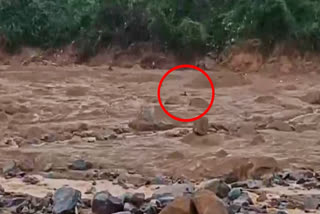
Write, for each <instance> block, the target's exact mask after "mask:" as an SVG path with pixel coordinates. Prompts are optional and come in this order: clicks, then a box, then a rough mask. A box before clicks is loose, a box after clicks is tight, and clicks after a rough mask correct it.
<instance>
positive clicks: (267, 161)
mask: <svg viewBox="0 0 320 214" xmlns="http://www.w3.org/2000/svg"><path fill="white" fill-rule="evenodd" d="M250 161H251V163H252V164H253V168H252V169H251V171H250V175H251V177H252V178H253V179H257V180H259V179H260V178H261V177H262V176H263V175H267V174H272V173H275V172H277V171H278V170H279V165H278V162H277V161H276V160H275V159H274V158H273V157H266V156H261V157H256V158H251V160H250Z"/></svg>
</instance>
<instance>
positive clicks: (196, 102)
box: [189, 97, 209, 108]
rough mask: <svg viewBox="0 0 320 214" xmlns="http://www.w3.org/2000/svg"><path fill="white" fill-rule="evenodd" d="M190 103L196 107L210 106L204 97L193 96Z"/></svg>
mask: <svg viewBox="0 0 320 214" xmlns="http://www.w3.org/2000/svg"><path fill="white" fill-rule="evenodd" d="M189 105H190V106H192V107H196V108H208V106H209V103H208V102H207V101H206V100H204V99H202V98H199V97H197V98H192V99H191V100H190V102H189Z"/></svg>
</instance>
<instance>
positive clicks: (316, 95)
mask: <svg viewBox="0 0 320 214" xmlns="http://www.w3.org/2000/svg"><path fill="white" fill-rule="evenodd" d="M300 99H301V100H302V101H304V102H307V103H310V104H314V105H319V104H320V91H312V92H309V93H307V94H306V95H305V96H303V97H301V98H300Z"/></svg>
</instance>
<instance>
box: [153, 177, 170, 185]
mask: <svg viewBox="0 0 320 214" xmlns="http://www.w3.org/2000/svg"><path fill="white" fill-rule="evenodd" d="M150 184H153V185H166V184H168V181H167V179H166V178H165V177H164V176H161V175H158V176H156V177H154V178H153V179H152V180H151V181H150Z"/></svg>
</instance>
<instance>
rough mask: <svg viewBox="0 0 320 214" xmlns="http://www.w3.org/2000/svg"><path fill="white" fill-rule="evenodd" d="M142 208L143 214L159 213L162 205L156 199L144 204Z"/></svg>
mask: <svg viewBox="0 0 320 214" xmlns="http://www.w3.org/2000/svg"><path fill="white" fill-rule="evenodd" d="M140 210H141V212H142V213H143V214H158V213H159V212H160V211H161V207H160V206H159V204H158V203H157V201H156V200H151V201H150V203H146V204H144V205H143V206H142V207H141V208H140Z"/></svg>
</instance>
